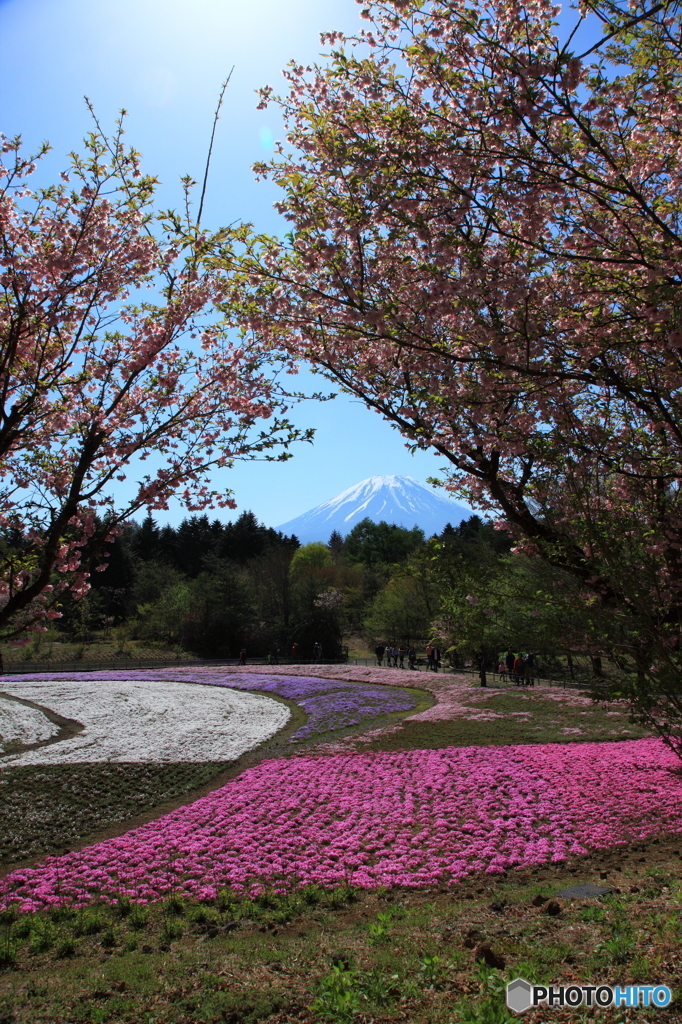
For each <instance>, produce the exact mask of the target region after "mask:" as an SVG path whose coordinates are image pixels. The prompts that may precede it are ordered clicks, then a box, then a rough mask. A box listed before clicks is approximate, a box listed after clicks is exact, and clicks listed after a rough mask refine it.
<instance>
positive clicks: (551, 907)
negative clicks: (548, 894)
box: [545, 900, 561, 917]
mask: <svg viewBox="0 0 682 1024" xmlns="http://www.w3.org/2000/svg"><path fill="white" fill-rule="evenodd" d="M545 911H546V912H547V913H548V914H549V916H550V917H556V916H557V914H560V913H561V905H560V904H559V903H557V901H556V900H550V901H549V903H548V904H547V906H546V907H545Z"/></svg>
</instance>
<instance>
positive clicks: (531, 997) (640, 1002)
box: [507, 978, 672, 1013]
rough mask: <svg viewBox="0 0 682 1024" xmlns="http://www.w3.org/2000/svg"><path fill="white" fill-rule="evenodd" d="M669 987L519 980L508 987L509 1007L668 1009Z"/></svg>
mask: <svg viewBox="0 0 682 1024" xmlns="http://www.w3.org/2000/svg"><path fill="white" fill-rule="evenodd" d="M671 999H672V993H671V991H670V989H669V988H668V986H667V985H531V983H530V982H529V981H526V979H525V978H515V979H514V981H510V982H509V984H508V985H507V1006H508V1007H509V1009H510V1010H514V1011H515V1013H525V1011H526V1010H530V1009H533V1008H534V1007H536V1006H540V1005H541V1004H542V1003H544V1004H546V1005H547V1006H548V1007H549V1006H654V1007H661V1008H662V1007H664V1006H667V1005H668V1003H669V1002H670V1000H671Z"/></svg>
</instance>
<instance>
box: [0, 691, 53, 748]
mask: <svg viewBox="0 0 682 1024" xmlns="http://www.w3.org/2000/svg"><path fill="white" fill-rule="evenodd" d="M58 732H59V726H58V725H55V724H54V723H53V722H51V721H50V719H49V718H48V717H47V715H44V714H43V712H42V711H39V710H38V708H30V707H28V706H27V705H26V704H20V703H19V702H18V701H16V700H9V699H8V698H7V697H6V696H4V695H3V694H0V754H1V753H2V752H3V750H6V749H7V747H9V746H10V744H14V743H21V744H24V745H30V744H31V743H42V742H44V741H45V740H49V739H51V738H52V737H53V736H56V735H57V733H58Z"/></svg>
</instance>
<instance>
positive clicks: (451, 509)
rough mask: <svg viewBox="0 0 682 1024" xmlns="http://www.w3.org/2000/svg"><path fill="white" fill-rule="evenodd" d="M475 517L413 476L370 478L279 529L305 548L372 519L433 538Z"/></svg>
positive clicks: (283, 524)
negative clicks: (313, 542)
mask: <svg viewBox="0 0 682 1024" xmlns="http://www.w3.org/2000/svg"><path fill="white" fill-rule="evenodd" d="M472 514H473V513H471V512H470V511H469V509H466V508H464V507H463V506H462V505H457V504H455V502H454V501H448V500H447V499H446V498H441V497H440V495H438V494H434V493H433V491H430V490H429V489H428V487H424V486H423V484H420V483H417V481H416V480H413V479H412V477H410V476H371V477H369V478H368V479H367V480H362V481H361V482H360V483H359V484H355V486H354V487H349V488H348V490H347V491H342V492H341V494H337V495H336V497H335V498H331V500H330V501H325V502H323V504H322V505H318V506H317V507H316V508H311V509H310V511H309V512H304V513H303V515H302V516H297V517H296V519H290V520H289V522H288V523H282V525H281V526H278V527H277V529H278V530H281V532H282V533H285V534H289V535H291V534H292V533H294V534H296V536H297V537H298V539H299V540H300V542H301V543H302V544H310V543H311V542H312V541H324V542H325V543H326V542H327V541H328V540H329V537H330V536H331V534H332V532H333V531H334V530H337V531H338V532H339V533H340V534H341V536H343V537H345V536H346V535H347V534H349V533H350V531H351V530H352V529H353V527H354V526H357V524H358V523H359V522H360V521H361V520H362V519H371V520H372V521H373V522H375V523H380V522H382V521H383V522H386V523H395V525H396V526H404V527H406V528H407V529H408V530H411V529H412V527H413V526H419V527H420V528H421V529H422V530H423V531H424V533H425V534H426V536H427V537H431V536H432V535H433V534H434V533H440V532H441V530H443V528H444V527H445V526H446V525H447V524H448V523H451V524H452V525H453V526H457V525H458V524H459V523H461V522H462V520H463V519H468V518H469V517H470V516H471V515H472Z"/></svg>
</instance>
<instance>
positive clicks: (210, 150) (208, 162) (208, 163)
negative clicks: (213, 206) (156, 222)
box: [197, 64, 234, 227]
mask: <svg viewBox="0 0 682 1024" xmlns="http://www.w3.org/2000/svg"><path fill="white" fill-rule="evenodd" d="M233 71H234V64H233V65H232V68H231V70H230V73H229V75H228V76H227V78H226V79H225V81H224V82H223V85H222V88H221V90H220V96H219V97H218V106H217V107H216V108H215V114H214V117H213V131H212V132H211V141H210V143H209V147H208V156H207V157H206V170H205V171H204V184H203V186H202V189H201V199H200V200H199V213H198V214H197V227H199V224H200V222H201V213H202V210H203V209H204V196H205V195H206V185H207V183H208V169H209V167H210V166H211V154H212V153H213V140H214V138H215V130H216V125H217V124H218V118H219V116H220V108H221V107H222V105H223V96H224V95H225V90H226V89H227V87H228V85H229V84H230V79H231V78H232V72H233Z"/></svg>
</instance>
